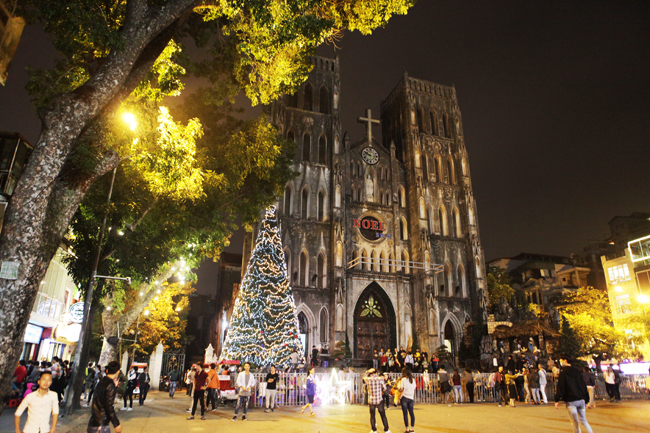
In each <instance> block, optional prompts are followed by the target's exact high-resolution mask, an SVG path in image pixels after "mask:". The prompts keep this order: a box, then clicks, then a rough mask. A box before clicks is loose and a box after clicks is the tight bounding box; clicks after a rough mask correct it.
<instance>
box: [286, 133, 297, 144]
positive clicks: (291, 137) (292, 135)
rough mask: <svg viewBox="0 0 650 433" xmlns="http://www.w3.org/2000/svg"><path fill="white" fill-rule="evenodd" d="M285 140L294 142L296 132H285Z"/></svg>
mask: <svg viewBox="0 0 650 433" xmlns="http://www.w3.org/2000/svg"><path fill="white" fill-rule="evenodd" d="M287 141H290V142H294V143H295V142H296V134H294V133H293V131H289V132H287Z"/></svg>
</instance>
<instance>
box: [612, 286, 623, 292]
mask: <svg viewBox="0 0 650 433" xmlns="http://www.w3.org/2000/svg"><path fill="white" fill-rule="evenodd" d="M614 290H616V291H617V292H622V291H623V288H622V287H621V286H616V287H614Z"/></svg>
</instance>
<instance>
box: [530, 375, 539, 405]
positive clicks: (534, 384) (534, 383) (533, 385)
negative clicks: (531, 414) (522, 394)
mask: <svg viewBox="0 0 650 433" xmlns="http://www.w3.org/2000/svg"><path fill="white" fill-rule="evenodd" d="M528 385H529V386H530V389H531V390H532V392H533V404H542V403H541V399H540V398H539V371H538V370H536V369H534V368H533V369H531V371H530V375H529V376H528Z"/></svg>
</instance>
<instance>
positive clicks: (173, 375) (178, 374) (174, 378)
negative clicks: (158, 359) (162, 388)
mask: <svg viewBox="0 0 650 433" xmlns="http://www.w3.org/2000/svg"><path fill="white" fill-rule="evenodd" d="M182 375H183V371H182V370H180V369H179V368H178V366H177V365H174V366H173V367H172V371H170V372H169V398H174V394H175V393H176V387H177V386H178V382H180V381H181V379H182Z"/></svg>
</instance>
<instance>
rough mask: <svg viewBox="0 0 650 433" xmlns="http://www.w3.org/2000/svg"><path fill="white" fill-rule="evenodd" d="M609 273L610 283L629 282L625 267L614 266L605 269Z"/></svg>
mask: <svg viewBox="0 0 650 433" xmlns="http://www.w3.org/2000/svg"><path fill="white" fill-rule="evenodd" d="M607 272H608V273H609V281H610V282H611V283H621V282H624V281H630V279H631V278H630V271H629V269H628V267H627V265H620V266H614V267H611V268H609V269H607Z"/></svg>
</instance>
